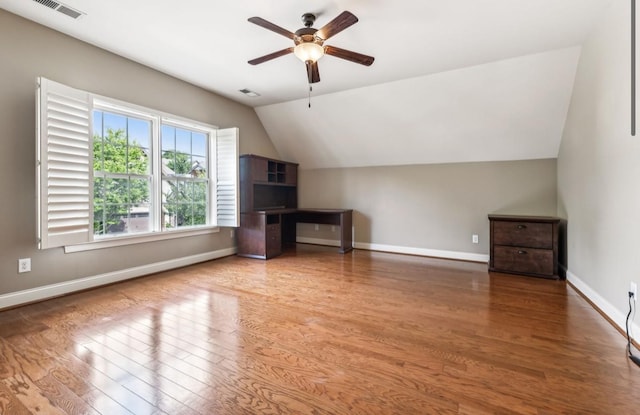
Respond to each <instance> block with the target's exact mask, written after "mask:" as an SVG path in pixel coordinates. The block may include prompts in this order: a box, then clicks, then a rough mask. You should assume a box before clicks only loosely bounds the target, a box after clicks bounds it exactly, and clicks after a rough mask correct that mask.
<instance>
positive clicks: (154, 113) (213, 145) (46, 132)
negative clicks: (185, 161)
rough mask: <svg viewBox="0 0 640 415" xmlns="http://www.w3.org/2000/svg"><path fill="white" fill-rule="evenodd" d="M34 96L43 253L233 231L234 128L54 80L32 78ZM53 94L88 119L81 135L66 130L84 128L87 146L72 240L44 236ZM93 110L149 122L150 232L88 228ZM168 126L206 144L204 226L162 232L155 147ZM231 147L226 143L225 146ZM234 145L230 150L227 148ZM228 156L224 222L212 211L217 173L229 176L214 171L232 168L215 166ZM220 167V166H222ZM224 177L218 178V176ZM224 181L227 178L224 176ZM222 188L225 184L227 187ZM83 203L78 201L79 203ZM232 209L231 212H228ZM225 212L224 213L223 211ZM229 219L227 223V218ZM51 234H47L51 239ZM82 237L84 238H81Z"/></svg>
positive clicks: (158, 152)
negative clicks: (81, 212)
mask: <svg viewBox="0 0 640 415" xmlns="http://www.w3.org/2000/svg"><path fill="white" fill-rule="evenodd" d="M37 81H38V82H37V86H38V90H37V94H36V105H37V117H36V120H37V121H36V124H37V125H36V127H37V128H36V130H37V144H36V152H37V155H36V158H37V164H36V166H37V170H38V171H37V174H36V180H37V200H38V205H39V206H38V209H37V213H38V217H37V232H38V235H37V236H38V248H39V249H47V248H53V247H64V250H65V252H79V251H85V250H93V249H101V248H108V247H116V246H124V245H130V244H135V243H145V242H152V241H158V240H167V239H174V238H182V237H188V236H196V235H203V234H209V233H216V232H219V230H220V227H237V226H239V200H238V195H239V192H238V185H239V180H238V179H239V178H238V169H239V161H238V141H239V140H238V129H237V128H229V129H220V128H218V127H217V126H214V125H211V124H207V123H203V122H199V121H195V120H191V119H188V118H185V117H180V116H176V115H173V114H169V113H166V112H163V111H158V110H155V109H151V108H147V107H143V106H140V105H136V104H132V103H129V102H125V101H121V100H117V99H114V98H109V97H105V96H101V95H97V94H92V93H89V92H86V91H81V90H77V89H74V88H72V87H69V86H66V85H63V84H59V83H56V82H54V81H50V80H48V79H46V78H42V77H39V78H38V80H37ZM51 91H54V92H53V94H60V95H65V94H67V95H68V96H69V97H71V98H70V99H71V100H73V102H71V104H72V106H73V105H76V103H77V102H80V103H81V104H85V105H86V108H83V110H86V111H87V113H88V120H86V119H85V118H83V120H82V121H83V122H85V121H88V122H87V123H86V124H84V123H83V131H81V132H78V131H72V132H73V133H74V134H75V133H77V134H76V135H78V136H82V134H84V127H86V128H88V131H87V135H88V137H87V138H86V141H87V143H88V154H87V159H86V160H87V163H88V172H83V173H86V174H87V181H88V183H89V196H88V197H89V201H88V210H89V218H88V229H84V228H81V227H78V229H74V230H73V232H69V233H70V234H71V233H74V235H75V236H76V237H74V238H66V237H65V236H66V235H62V236H61V238H57V235H56V234H52V233H51V232H50V228H49V227H48V226H49V224H50V216H48V215H49V214H50V213H51V212H52V211H53V210H54V209H52V208H51V207H50V206H51V204H50V198H48V197H49V196H48V194H49V193H50V192H49V193H48V190H49V189H50V186H51V184H50V182H49V179H50V175H49V174H48V171H50V168H49V165H50V160H48V156H49V154H48V147H47V146H48V144H49V142H50V141H49V140H50V136H53V134H55V133H51V132H50V128H51V126H50V121H49V114H50V112H49V111H52V110H51V108H50V106H49V99H48V96H49V95H48V94H50V93H51ZM94 110H98V111H105V112H113V113H116V114H120V115H124V116H129V117H135V118H141V119H144V120H147V121H151V130H152V132H151V137H150V148H151V156H150V160H151V171H150V175H151V181H152V184H151V187H152V188H151V198H150V204H151V205H152V206H151V211H150V215H149V216H150V221H151V223H150V228H151V230H150V231H148V232H137V233H125V234H120V235H105V236H99V235H95V234H94V229H93V214H94V206H93V200H94V193H93V184H94V170H93V133H94V131H93V112H94ZM165 123H166V124H167V125H171V126H174V127H178V128H185V129H189V130H192V131H197V132H203V133H205V134H207V135H208V142H207V150H208V154H207V159H208V160H207V170H208V171H207V174H208V183H209V185H208V200H207V224H206V225H194V226H189V227H183V228H175V229H163V228H162V214H161V211H162V188H161V185H162V179H163V177H162V172H161V165H162V146H161V129H162V125H163V124H165ZM72 127H73V128H71V129H70V130H72V129H76V127H75V126H72ZM220 137H226V138H223V139H224V140H227V141H226V147H227V148H228V147H229V146H231V150H224V149H223V150H221V149H220ZM229 137H233V138H232V140H233V141H231V142H230V141H228V139H229ZM230 143H231V144H230ZM234 146H235V149H233V147H234ZM221 151H229V153H228V154H223V155H222V156H221V155H220V152H221ZM231 156H233V158H234V159H235V180H232V182H233V183H232V185H231V187H233V189H232V191H233V193H234V199H233V202H234V203H235V206H233V205H232V206H231V208H232V209H231V210H232V211H233V210H235V215H233V213H234V212H232V215H231V216H229V215H227V216H225V217H224V219H222V217H221V216H220V215H219V214H218V213H219V212H218V210H219V209H220V207H219V206H218V205H219V203H220V202H219V199H220V195H219V194H218V190H219V187H220V183H219V182H220V177H221V176H222V175H229V174H230V175H231V176H232V178H233V176H234V173H233V172H224V171H222V170H220V169H222V168H223V167H224V168H227V169H233V167H234V166H233V165H230V164H229V163H226V164H224V163H220V162H219V160H218V159H219V158H220V159H222V158H224V157H227V160H229V159H230V157H231ZM223 164H224V166H222V165H223ZM221 172H222V173H224V174H221ZM227 181H228V177H227ZM227 185H228V184H227ZM84 202H86V201H83V203H84ZM83 206H85V205H83ZM228 207H229V203H228V200H227V208H228ZM234 208H235V209H234ZM228 212H229V209H227V213H228ZM230 218H231V219H230ZM52 235H53V236H52ZM83 235H84V237H83Z"/></svg>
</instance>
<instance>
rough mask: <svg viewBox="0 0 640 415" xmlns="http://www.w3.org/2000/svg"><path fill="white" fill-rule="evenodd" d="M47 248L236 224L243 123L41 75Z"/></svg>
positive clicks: (41, 192) (40, 150)
mask: <svg viewBox="0 0 640 415" xmlns="http://www.w3.org/2000/svg"><path fill="white" fill-rule="evenodd" d="M37 96H38V111H39V117H38V128H37V129H38V140H37V157H38V170H39V171H38V174H37V180H38V202H39V208H38V234H39V235H38V236H39V246H40V248H41V249H45V248H50V247H56V246H65V245H72V244H80V243H87V242H94V241H99V240H106V239H111V240H116V241H117V240H118V239H122V238H123V237H128V238H131V237H133V236H140V235H153V234H170V233H171V232H173V233H174V234H175V232H177V231H184V232H187V231H189V230H202V229H206V228H212V227H216V226H238V201H237V199H238V198H237V193H238V192H237V183H238V154H237V153H238V151H237V149H238V131H237V129H236V128H231V129H225V130H220V129H217V128H215V127H213V126H210V125H207V124H203V123H198V122H195V121H191V120H185V119H181V118H178V117H174V116H171V115H168V114H164V113H160V112H158V111H155V110H151V109H147V108H141V107H138V106H135V105H133V104H127V103H121V102H117V101H115V100H111V99H109V98H105V97H99V96H97V95H93V94H90V93H87V92H84V91H80V90H76V89H73V88H70V87H67V86H65V85H62V84H58V83H55V82H53V81H49V80H47V79H44V78H39V93H38V95H37Z"/></svg>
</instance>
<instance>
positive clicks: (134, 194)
mask: <svg viewBox="0 0 640 415" xmlns="http://www.w3.org/2000/svg"><path fill="white" fill-rule="evenodd" d="M104 115H105V113H103V112H101V111H95V112H94V123H95V124H96V126H97V128H95V129H94V137H93V169H94V189H93V191H94V199H93V205H94V211H93V212H94V216H93V217H94V226H93V231H94V234H96V235H105V234H114V233H133V232H144V231H148V230H149V227H150V223H149V207H150V193H151V192H150V184H151V180H150V176H149V172H150V162H149V150H148V149H147V148H144V147H142V146H141V145H140V143H139V142H138V141H136V140H135V139H133V138H132V135H134V134H133V131H129V134H128V130H129V128H127V127H125V128H118V129H114V128H109V127H107V128H106V129H104V131H102V128H101V127H102V125H103V117H104ZM107 115H109V114H108V113H107ZM121 118H122V119H125V120H127V121H129V120H131V119H129V118H125V117H121ZM133 120H135V119H133ZM138 121H140V120H138ZM128 124H132V123H131V122H127V123H126V125H128ZM147 124H148V123H147ZM143 128H144V127H143ZM147 129H148V130H149V131H150V128H147Z"/></svg>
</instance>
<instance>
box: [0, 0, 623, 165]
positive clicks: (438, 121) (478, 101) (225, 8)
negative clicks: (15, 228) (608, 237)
mask: <svg viewBox="0 0 640 415" xmlns="http://www.w3.org/2000/svg"><path fill="white" fill-rule="evenodd" d="M56 1H57V0H56ZM611 2H612V0H454V1H451V0H406V1H401V2H399V1H398V2H391V1H383V0H312V1H308V2H305V3H306V4H301V2H300V1H299V0H241V1H219V0H181V1H180V2H176V1H166V0H136V1H126V0H109V1H103V2H93V1H92V2H87V1H81V0H63V1H62V2H61V3H62V4H63V5H65V6H68V7H70V8H72V9H76V10H78V11H80V12H82V13H83V15H82V16H81V17H80V18H78V19H72V18H70V17H68V16H67V15H65V14H63V13H59V12H57V11H55V10H52V9H50V8H47V7H45V6H43V5H41V4H38V3H37V2H36V1H34V0H0V8H3V9H6V10H8V11H10V12H12V13H15V14H18V15H21V16H23V17H25V18H27V19H30V20H33V21H35V22H38V23H41V24H43V25H45V26H48V27H51V28H53V29H55V30H58V31H60V32H63V33H66V34H68V35H70V36H73V37H76V38H78V39H80V40H83V41H86V42H88V43H91V44H94V45H96V46H99V47H101V48H104V49H106V50H109V51H112V52H114V53H117V54H119V55H122V56H124V57H127V58H130V59H132V60H134V61H137V62H140V63H142V64H145V65H147V66H150V67H152V68H155V69H157V70H160V71H162V72H165V73H168V74H170V75H173V76H175V77H177V78H181V79H184V80H185V81H188V82H191V83H193V84H195V85H198V86H201V87H203V88H205V89H208V90H210V91H213V92H215V93H218V94H220V95H223V96H226V97H228V98H230V99H233V100H236V101H239V102H242V103H245V104H247V105H250V106H253V107H255V109H256V112H257V114H258V116H259V117H260V120H261V121H262V123H263V125H264V127H265V129H266V130H267V132H268V134H269V136H270V137H271V139H272V141H273V143H274V145H275V146H276V148H277V149H278V151H279V152H280V154H281V155H282V157H283V158H285V159H287V160H292V161H298V162H300V163H301V167H303V168H322V167H351V166H371V165H398V164H421V163H445V162H466V161H489V160H521V159H534V158H548V157H556V156H557V153H558V147H559V143H560V140H561V136H562V129H563V126H564V120H565V117H566V113H567V109H568V105H569V101H570V97H571V92H572V88H573V80H574V76H575V71H576V67H577V63H578V60H579V56H580V45H581V43H582V42H583V41H584V39H585V38H586V37H587V36H588V34H589V32H590V31H591V30H592V29H593V27H594V25H595V24H597V20H598V16H599V15H600V14H601V13H602V12H603V10H604V9H605V8H606V7H608V5H609V4H610V3H611ZM344 10H349V11H351V12H352V13H353V14H355V15H356V16H357V17H358V18H359V19H360V21H359V22H358V23H357V24H355V25H354V26H352V27H350V28H348V29H346V30H345V31H343V32H341V33H339V34H337V35H336V36H334V37H332V38H331V39H330V40H329V41H328V42H327V44H330V45H334V46H338V47H341V48H345V49H349V50H353V51H357V52H361V53H364V54H367V55H372V56H374V57H375V58H376V60H375V62H374V64H373V65H372V66H371V67H365V66H361V65H358V64H355V63H352V62H348V61H345V60H341V59H338V58H335V57H332V56H325V57H323V58H322V59H321V60H320V61H319V68H320V75H321V79H322V80H321V82H320V83H317V84H314V86H313V91H312V93H311V108H309V107H308V94H309V88H308V85H307V80H306V73H305V68H304V65H303V63H302V62H300V61H298V60H297V59H296V58H295V56H293V55H287V56H283V57H280V58H277V59H275V60H272V61H269V62H266V63H264V64H261V65H258V66H251V65H249V64H247V61H248V60H250V59H253V58H256V57H258V56H262V55H265V54H267V53H270V52H273V51H277V50H281V49H284V48H286V47H289V46H291V40H289V39H287V38H286V37H283V36H280V35H278V34H276V33H274V32H271V31H267V30H265V29H263V28H261V27H258V26H256V25H254V24H251V23H249V22H248V21H247V19H248V18H249V17H252V16H260V17H262V18H264V19H266V20H269V21H271V22H273V23H275V24H277V25H279V26H282V27H284V28H286V29H288V30H290V31H295V30H297V29H298V28H300V27H302V22H301V20H300V16H301V15H302V14H303V13H306V12H312V13H315V14H316V15H317V16H318V17H317V20H316V24H315V25H314V27H317V28H320V27H321V26H323V25H324V24H326V23H328V22H329V21H330V20H331V19H332V18H333V17H335V16H337V15H338V14H339V13H340V12H342V11H344ZM243 88H247V89H250V90H253V91H255V92H258V93H259V94H260V97H257V98H249V97H246V96H245V95H243V94H241V93H240V92H239V90H240V89H243Z"/></svg>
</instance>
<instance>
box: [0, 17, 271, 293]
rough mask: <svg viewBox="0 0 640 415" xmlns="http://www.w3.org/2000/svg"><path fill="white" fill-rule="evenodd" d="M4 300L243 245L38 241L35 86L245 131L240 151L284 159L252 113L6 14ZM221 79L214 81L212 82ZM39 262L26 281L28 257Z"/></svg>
mask: <svg viewBox="0 0 640 415" xmlns="http://www.w3.org/2000/svg"><path fill="white" fill-rule="evenodd" d="M0 54H1V56H2V58H1V61H2V63H1V64H0V166H1V169H2V174H0V189H2V203H0V221H1V222H2V226H1V231H0V252H1V253H2V255H1V256H0V294H4V293H9V292H14V291H18V290H24V289H28V288H33V287H37V286H41V285H46V284H52V283H58V282H63V281H68V280H73V279H76V278H79V277H84V276H91V275H98V274H102V273H107V272H111V271H116V270H121V269H126V268H129V267H135V266H141V265H144V264H148V263H154V262H159V261H164V260H169V259H173V258H179V257H182V256H188V255H195V254H199V253H205V252H209V251H214V250H217V249H222V248H228V247H231V246H233V245H234V241H233V240H231V239H230V236H229V232H226V231H224V232H220V233H218V234H213V235H206V236H198V237H188V238H180V239H176V240H172V241H162V242H153V243H147V244H138V245H135V246H134V248H132V246H129V247H123V248H115V249H100V250H95V251H90V252H82V253H74V254H64V253H63V250H62V249H50V250H46V251H38V250H37V249H36V241H35V234H36V229H35V218H36V211H35V210H36V202H35V163H34V160H35V79H36V77H37V76H44V77H47V78H49V79H52V80H54V81H58V82H61V83H64V84H67V85H70V86H72V87H75V88H80V89H84V90H87V91H90V92H94V93H98V94H101V95H105V96H109V97H112V98H116V99H120V100H124V101H128V102H131V103H135V104H138V105H143V106H146V107H150V108H155V109H158V110H162V111H166V112H169V113H173V114H175V115H180V116H184V117H189V118H192V119H195V120H198V121H203V122H207V123H210V124H214V125H218V126H220V127H239V128H240V152H241V153H259V154H264V155H266V156H270V157H277V156H278V153H277V152H276V150H275V148H274V147H273V145H272V143H271V141H270V140H269V138H268V136H267V134H266V132H265V131H264V129H263V127H262V124H261V123H260V122H259V120H258V118H257V116H256V114H255V112H254V110H253V109H252V108H249V107H246V106H243V105H241V104H238V103H235V102H233V101H230V100H228V99H226V98H223V97H220V96H218V95H215V94H213V93H210V92H207V91H205V90H203V89H200V88H198V87H195V86H193V85H190V84H187V83H185V82H182V81H179V80H177V79H175V78H172V77H170V76H168V75H165V74H162V73H160V72H157V71H154V70H152V69H150V68H148V67H145V66H142V65H139V64H136V63H134V62H131V61H129V60H127V59H124V58H122V57H119V56H117V55H114V54H112V53H109V52H107V51H104V50H102V49H99V48H96V47H93V46H91V45H88V44H86V43H83V42H80V41H78V40H76V39H73V38H71V37H68V36H65V35H63V34H60V33H58V32H55V31H52V30H50V29H47V28H45V27H43V26H40V25H37V24H35V23H32V22H30V21H27V20H24V19H22V18H20V17H17V16H15V15H13V14H10V13H8V12H6V11H3V10H0ZM212 76H214V75H212ZM25 257H31V258H32V268H33V271H32V272H31V273H26V274H18V273H17V260H18V258H25Z"/></svg>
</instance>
